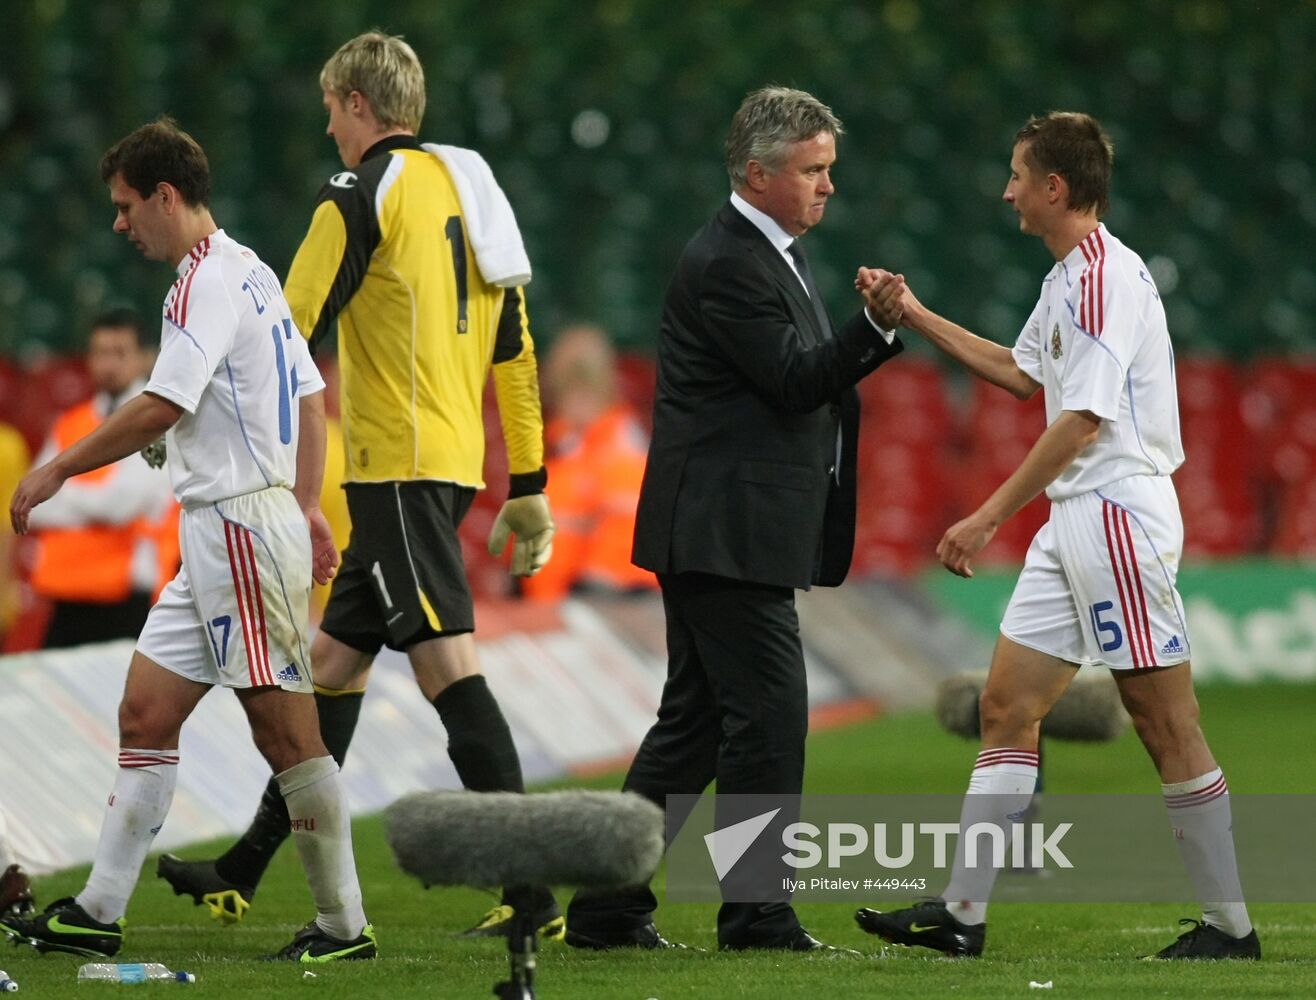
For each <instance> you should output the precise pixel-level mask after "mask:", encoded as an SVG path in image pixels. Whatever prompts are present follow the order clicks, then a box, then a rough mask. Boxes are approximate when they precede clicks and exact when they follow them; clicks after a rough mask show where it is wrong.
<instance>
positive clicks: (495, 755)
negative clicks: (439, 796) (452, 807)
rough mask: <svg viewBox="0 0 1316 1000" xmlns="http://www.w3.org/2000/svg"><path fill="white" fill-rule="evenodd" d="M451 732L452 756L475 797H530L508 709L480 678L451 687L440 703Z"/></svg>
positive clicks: (440, 695)
mask: <svg viewBox="0 0 1316 1000" xmlns="http://www.w3.org/2000/svg"><path fill="white" fill-rule="evenodd" d="M434 707H435V708H436V709H437V710H438V713H439V718H440V719H441V720H442V721H443V728H444V729H446V730H447V731H448V756H449V757H450V758H452V764H453V766H454V767H455V768H456V769H457V777H459V778H461V782H462V784H463V785H464V786H465V787H466V788H467V789H469V790H470V791H472V792H524V791H525V782H524V781H523V780H522V779H521V759H520V758H519V757H518V756H517V755H516V744H514V743H513V742H512V731H511V730H510V729H509V728H508V727H507V720H506V719H505V718H503V712H502V709H500V708H499V707H498V702H496V701H494V696H493V692H491V691H490V690H489V685H488V684H487V683H486V682H485V679H484V677H483V676H481V675H480V674H473V675H472V676H470V677H463V678H462V679H461V680H459V681H456V682H454V683H452V684H449V685H448V686H447V687H446V688H444V689H443V690H442V691H440V692H439V693H438V695H437V696H435V698H434Z"/></svg>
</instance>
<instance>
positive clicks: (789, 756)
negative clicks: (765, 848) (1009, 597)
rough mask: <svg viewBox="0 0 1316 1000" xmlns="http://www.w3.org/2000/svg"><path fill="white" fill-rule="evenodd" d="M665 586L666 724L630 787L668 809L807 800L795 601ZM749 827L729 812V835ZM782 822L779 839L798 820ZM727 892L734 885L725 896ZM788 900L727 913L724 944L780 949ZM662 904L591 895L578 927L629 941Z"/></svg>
mask: <svg viewBox="0 0 1316 1000" xmlns="http://www.w3.org/2000/svg"><path fill="white" fill-rule="evenodd" d="M659 583H660V584H661V585H662V593H663V608H664V611H665V612H666V616H667V661H668V666H667V681H666V683H665V684H664V686H663V693H662V700H661V702H660V704H659V706H658V720H657V721H656V722H655V723H654V725H653V727H652V728H650V730H649V732H648V735H646V736H645V738H644V741H643V742H642V743H641V744H640V749H639V751H638V752H637V753H636V756H635V760H634V762H633V763H632V764H631V767H630V771H629V772H628V773H627V775H626V781H625V784H624V785H623V788H624V789H625V790H627V791H633V792H637V793H639V794H641V795H643V796H645V797H646V798H648V799H650V800H652V801H653V802H655V803H657V804H658V805H659V806H663V807H665V806H666V801H665V800H666V796H667V795H671V794H683V793H684V794H692V795H697V794H699V793H701V792H703V791H704V790H705V789H706V788H707V787H708V785H709V784H710V783H711V782H713V781H716V782H717V791H718V792H719V793H723V794H740V795H747V794H768V793H784V794H788V795H798V794H799V793H800V791H801V789H802V787H803V781H804V740H805V735H806V734H807V731H808V722H809V716H808V709H809V705H808V702H809V699H808V689H807V683H806V680H805V673H804V652H803V648H802V647H801V645H800V634H799V619H798V617H797V616H796V613H795V591H794V590H793V589H791V588H789V587H776V586H767V585H763V584H755V583H747V582H744V581H739V580H732V579H728V578H726V577H720V576H714V575H711V574H706V573H676V574H662V575H660V576H659ZM785 812H789V810H785ZM741 818H745V817H739V816H734V815H732V814H731V813H730V812H728V811H727V810H726V809H724V808H722V807H721V805H719V808H718V827H719V828H721V827H723V826H725V825H728V824H729V823H732V822H736V821H737V820H738V819H741ZM668 819H669V822H668V828H669V829H677V828H678V824H677V823H675V822H674V820H677V819H682V820H683V819H684V817H671V816H669V818H668ZM778 819H779V821H780V822H778V823H774V824H773V827H772V828H770V830H776V829H777V827H778V826H783V825H784V822H785V820H786V819H787V817H786V816H780V817H778ZM768 836H769V833H768V832H765V834H764V837H763V838H761V839H764V840H766V839H767V838H768ZM778 843H780V841H778ZM775 853H776V854H780V853H781V851H780V849H779V848H777V849H775ZM735 872H736V869H733V870H732V872H731V873H729V874H728V879H730V878H731V877H732V876H733V875H734V874H735ZM776 884H777V885H780V882H779V881H778V882H777V883H776ZM727 888H728V882H727V881H726V880H724V882H723V890H724V895H725V894H726V890H727ZM776 895H777V898H774V899H765V900H763V901H760V902H726V903H723V904H722V907H721V909H720V910H719V912H718V943H719V944H720V945H723V946H730V947H752V946H756V945H762V946H771V945H772V944H774V943H776V942H779V941H782V940H784V939H787V938H789V937H790V936H791V935H792V933H793V932H794V931H795V930H796V929H797V928H798V927H799V921H798V920H797V919H796V917H795V913H794V911H793V910H792V909H791V906H790V903H789V897H788V896H787V895H786V894H784V893H777V894H776ZM741 898H744V897H741ZM753 898H759V899H762V897H761V896H755V897H753ZM656 906H657V899H656V898H655V897H654V895H653V892H652V890H651V889H650V888H649V886H647V885H645V886H636V887H633V888H630V889H626V890H622V891H616V890H608V891H589V890H586V891H582V892H579V893H577V894H576V897H575V898H574V899H573V900H572V902H571V906H570V909H569V911H568V915H567V922H568V926H569V927H570V928H571V929H573V930H575V931H577V932H579V933H581V934H584V935H588V936H591V937H598V938H600V939H603V940H610V939H616V938H624V937H625V936H626V935H627V934H629V933H632V932H633V931H635V930H637V929H638V928H640V927H643V926H644V925H646V924H648V923H649V922H650V921H652V919H653V911H654V909H655V907H656Z"/></svg>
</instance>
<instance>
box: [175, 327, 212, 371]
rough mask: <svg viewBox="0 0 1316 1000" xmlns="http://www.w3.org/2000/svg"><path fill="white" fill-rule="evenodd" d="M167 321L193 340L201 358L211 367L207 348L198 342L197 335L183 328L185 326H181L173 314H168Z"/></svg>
mask: <svg viewBox="0 0 1316 1000" xmlns="http://www.w3.org/2000/svg"><path fill="white" fill-rule="evenodd" d="M165 322H166V323H168V324H169V325H170V326H172V327H173V328H174V329H175V330H177V331H178V332H179V333H181V334H182V335H183V336H184V337H186V338H187V339H188V340H190V341H191V342H192V346H193V347H195V348H196V349H197V350H198V351H200V352H201V359H202V360H203V361H205V363H206V367H207V368H209V367H210V359H209V358H207V357H206V349H205V348H204V347H202V346H201V345H200V344H198V343H197V339H196V337H194V336H192V335H191V334H190V333H188V332H187V331H186V330H185V329H183V327H181V326H179V325H178V324H177V323H175V322H174V320H173V317H171V316H166V317H165Z"/></svg>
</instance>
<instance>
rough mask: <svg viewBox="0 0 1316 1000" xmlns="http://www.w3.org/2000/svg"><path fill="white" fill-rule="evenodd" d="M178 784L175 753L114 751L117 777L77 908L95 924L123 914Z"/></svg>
mask: <svg viewBox="0 0 1316 1000" xmlns="http://www.w3.org/2000/svg"><path fill="white" fill-rule="evenodd" d="M177 781H178V751H177V750H133V749H129V748H128V747H124V748H123V749H121V750H120V751H119V774H118V776H117V777H116V778H115V779H114V790H113V791H112V792H110V800H109V802H108V803H106V806H105V818H104V819H103V820H102V821H101V836H100V841H99V842H98V843H97V844H96V860H95V861H94V862H93V863H92V866H91V876H90V877H89V878H88V879H87V885H86V887H85V888H84V889H83V890H82V892H80V893H78V896H77V900H76V901H77V904H78V905H79V906H81V907H82V908H83V909H84V910H86V911H87V914H88V915H89V916H90V917H92V918H93V919H95V920H99V921H100V922H101V923H111V922H113V921H115V920H118V919H119V918H120V917H121V916H123V914H124V912H125V911H126V910H127V909H128V899H129V897H130V896H132V892H133V888H134V887H135V886H136V885H137V876H138V875H139V874H141V871H142V862H143V861H145V860H146V852H147V851H149V850H150V849H151V842H152V841H154V840H155V835H156V834H157V833H159V832H160V827H161V826H163V825H164V821H165V817H166V816H167V815H169V804H170V803H171V802H173V800H174V785H175V784H176V783H177Z"/></svg>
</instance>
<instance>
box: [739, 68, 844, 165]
mask: <svg viewBox="0 0 1316 1000" xmlns="http://www.w3.org/2000/svg"><path fill="white" fill-rule="evenodd" d="M819 132H830V133H831V134H832V135H834V136H837V137H839V136H841V135H844V134H845V129H844V128H842V127H841V120H840V119H839V118H837V117H836V115H835V114H833V113H832V109H831V108H829V107H828V106H827V105H825V104H823V103H822V101H820V100H818V98H816V97H814V96H813V95H812V94H808V93H805V92H804V91H803V90H792V89H791V88H789V87H778V86H768V87H762V88H760V89H758V90H755V91H752V92H751V93H749V94H748V95H747V96H746V97H745V100H744V101H743V102H741V105H740V109H739V110H738V111H737V112H736V116H735V117H734V118H732V119H731V131H730V132H729V133H728V134H727V146H726V157H727V174H728V176H730V178H731V187H732V189H733V190H738V189H740V188H743V187H744V186H745V184H746V183H747V182H748V176H747V174H746V170H745V167H746V165H747V164H748V163H749V161H750V160H757V161H758V162H759V163H761V164H763V166H764V167H765V168H766V169H767V170H768V171H769V172H770V173H771V172H773V171H775V170H777V168H779V167H780V166H781V164H782V162H783V161H784V160H785V158H786V150H787V149H788V148H789V147H790V146H791V145H793V144H794V143H797V142H803V141H804V140H806V139H812V138H813V137H814V136H815V135H817V134H818V133H819Z"/></svg>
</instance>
